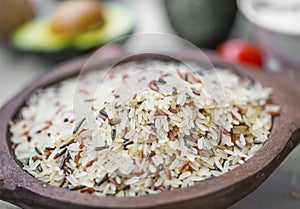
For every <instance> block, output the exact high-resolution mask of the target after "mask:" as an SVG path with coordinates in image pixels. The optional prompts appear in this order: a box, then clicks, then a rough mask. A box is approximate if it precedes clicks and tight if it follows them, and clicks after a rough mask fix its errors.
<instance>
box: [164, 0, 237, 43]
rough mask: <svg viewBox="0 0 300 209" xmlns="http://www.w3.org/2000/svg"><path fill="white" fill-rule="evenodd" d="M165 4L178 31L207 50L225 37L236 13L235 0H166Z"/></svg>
mask: <svg viewBox="0 0 300 209" xmlns="http://www.w3.org/2000/svg"><path fill="white" fill-rule="evenodd" d="M165 4H166V10H167V13H168V15H169V18H170V22H171V24H172V26H173V28H174V29H175V31H176V32H177V34H178V35H179V36H181V37H182V38H185V39H187V40H188V41H190V42H192V43H193V44H195V45H196V46H198V47H205V48H210V49H215V48H216V47H217V46H218V45H219V44H220V43H221V42H222V41H224V40H225V39H226V38H227V36H228V34H229V32H230V30H231V28H232V25H233V22H234V20H235V16H236V12H237V6H236V0H222V1H220V0H184V1H183V0H165Z"/></svg>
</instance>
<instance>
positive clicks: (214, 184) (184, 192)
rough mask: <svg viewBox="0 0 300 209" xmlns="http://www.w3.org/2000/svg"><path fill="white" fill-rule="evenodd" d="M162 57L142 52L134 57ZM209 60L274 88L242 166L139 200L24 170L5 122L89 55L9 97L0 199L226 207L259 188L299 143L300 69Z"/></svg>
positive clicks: (57, 204)
mask: <svg viewBox="0 0 300 209" xmlns="http://www.w3.org/2000/svg"><path fill="white" fill-rule="evenodd" d="M124 55H125V56H126V53H125V52H118V53H117V54H111V56H106V57H99V58H98V61H100V63H101V65H105V64H109V63H114V62H115V61H117V60H119V59H120V58H121V57H123V56H124ZM175 55H176V57H179V58H180V59H183V60H191V61H196V62H199V61H200V62H201V60H199V58H198V57H197V55H196V54H195V53H193V52H191V51H185V52H180V53H175ZM145 57H154V58H163V59H168V58H167V57H165V56H161V55H153V54H144V55H141V56H137V57H135V59H141V58H145ZM208 57H209V58H210V60H211V61H212V63H213V64H214V65H216V66H221V67H225V68H231V69H234V70H236V71H238V72H239V73H240V74H242V75H243V76H248V77H250V78H252V79H254V80H258V81H260V82H261V83H262V84H263V85H264V86H269V87H272V88H273V89H274V96H273V101H274V102H275V103H276V104H279V105H280V106H281V113H280V115H279V116H277V117H275V119H274V124H273V128H272V131H271V134H270V137H269V140H268V141H267V142H266V143H265V144H264V145H263V146H262V148H261V149H260V150H259V151H258V152H257V153H256V154H255V155H254V156H253V157H252V158H251V159H250V160H248V161H247V162H246V163H244V164H243V165H241V166H239V167H237V168H235V169H234V170H232V171H229V172H227V173H225V174H223V175H221V176H219V177H216V178H211V179H209V180H206V181H203V182H200V183H198V184H196V185H194V186H192V187H189V188H184V189H177V190H174V191H166V192H162V193H160V194H154V195H144V196H139V197H125V198H115V197H96V196H93V195H88V194H81V193H77V192H73V191H68V190H66V189H61V188H58V187H54V186H51V185H48V184H46V183H44V182H41V181H39V180H37V179H35V178H34V177H33V176H31V175H30V174H28V173H27V172H26V171H24V170H23V169H22V167H21V165H20V163H19V162H18V161H17V160H16V158H15V156H14V153H13V151H12V149H11V143H10V140H9V137H10V135H9V131H8V128H9V127H8V121H9V120H10V119H12V118H14V116H15V114H16V113H17V112H18V110H19V109H20V107H22V105H23V104H24V101H25V100H26V98H28V96H30V94H31V93H32V92H33V91H34V90H35V89H38V88H41V87H44V86H47V85H49V84H52V83H55V82H57V81H60V80H62V79H65V78H68V77H70V76H74V75H76V74H78V73H79V71H80V70H81V68H82V67H83V65H84V63H85V62H86V61H87V57H83V58H79V59H75V60H72V61H69V62H67V63H64V64H62V65H59V66H57V67H55V68H54V69H53V70H52V71H50V72H48V73H47V74H45V75H44V76H42V77H41V78H39V79H38V80H36V81H35V82H33V83H32V84H30V85H29V86H27V87H26V88H25V89H23V90H22V91H21V92H20V93H19V94H17V95H16V96H15V97H14V98H13V99H11V100H10V101H9V102H8V103H7V104H6V105H5V106H4V107H3V108H2V109H1V111H0V150H1V152H0V159H1V161H0V168H1V169H0V198H1V199H3V200H6V201H9V202H11V203H13V204H16V205H18V206H21V207H22V208H43V209H47V208H59V209H64V208H72V209H79V208H128V209H137V208H140V209H146V208H153V209H154V208H155V209H162V208H164V209H177V208H185V209H190V208H202V209H213V208H218V209H220V208H226V207H228V206H230V205H231V204H233V203H235V202H236V201H238V200H239V199H241V198H243V197H244V196H246V195H247V194H248V193H250V192H252V191H253V190H254V189H255V188H257V187H258V186H259V185H260V184H261V183H262V182H263V181H264V180H265V179H266V178H267V177H268V176H269V175H270V174H271V173H272V172H273V171H274V170H275V168H276V167H278V165H279V164H280V163H281V162H282V161H283V160H284V158H285V157H286V156H287V155H288V154H289V153H290V152H291V151H292V149H293V148H294V147H295V146H296V145H297V144H298V143H299V141H300V140H299V139H300V113H299V109H298V107H299V104H300V85H299V83H298V82H299V80H300V70H299V71H297V70H295V69H287V70H286V71H284V72H282V73H272V72H267V71H262V70H259V69H250V68H246V67H240V66H237V65H232V64H229V63H227V62H225V61H223V60H221V59H220V58H218V57H217V56H216V55H214V54H213V53H211V52H210V53H208Z"/></svg>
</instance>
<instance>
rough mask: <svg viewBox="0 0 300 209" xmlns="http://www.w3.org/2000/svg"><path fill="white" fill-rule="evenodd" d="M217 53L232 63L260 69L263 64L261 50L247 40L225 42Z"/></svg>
mask: <svg viewBox="0 0 300 209" xmlns="http://www.w3.org/2000/svg"><path fill="white" fill-rule="evenodd" d="M217 52H218V54H219V55H220V56H221V57H223V58H224V59H226V60H228V61H231V62H238V63H241V64H249V65H255V66H259V67H261V66H262V64H263V61H262V55H261V52H260V50H259V48H258V47H257V46H256V45H255V44H253V43H252V42H250V41H247V40H243V39H231V40H228V41H225V42H224V43H223V44H221V45H220V46H219V47H218V48H217Z"/></svg>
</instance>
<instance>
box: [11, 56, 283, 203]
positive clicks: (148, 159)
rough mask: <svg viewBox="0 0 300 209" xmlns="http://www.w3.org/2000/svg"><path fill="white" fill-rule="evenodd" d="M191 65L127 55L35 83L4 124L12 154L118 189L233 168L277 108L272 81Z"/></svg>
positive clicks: (70, 179)
mask: <svg viewBox="0 0 300 209" xmlns="http://www.w3.org/2000/svg"><path fill="white" fill-rule="evenodd" d="M191 65H192V66H193V70H194V71H197V72H198V73H197V74H194V73H193V72H191V71H190V70H189V69H188V67H187V66H186V65H184V64H180V63H176V62H165V61H157V60H156V61H155V60H144V61H139V62H129V63H125V64H121V65H118V66H116V67H115V68H114V69H113V70H111V71H109V72H108V73H107V74H105V73H104V70H103V69H102V70H98V71H97V70H96V71H91V72H88V73H86V74H85V75H84V76H81V77H80V78H79V79H77V80H76V79H74V78H71V79H68V80H65V81H63V82H61V83H59V84H56V85H54V86H50V87H47V88H44V89H40V90H38V91H37V92H35V93H34V94H33V95H32V96H31V97H30V99H29V100H28V101H27V102H26V105H25V106H24V107H23V108H22V109H21V110H20V112H19V115H18V117H17V118H16V119H15V120H13V121H11V124H10V132H11V133H12V136H11V141H12V147H13V150H14V153H15V155H16V157H17V159H18V160H19V161H20V162H21V163H22V164H23V166H24V169H25V170H26V171H27V172H28V173H30V174H32V175H33V176H34V177H36V178H37V179H39V180H42V181H44V182H47V183H49V184H51V185H55V186H59V187H63V188H67V189H69V190H76V191H80V192H83V193H93V194H95V195H99V196H107V195H113V196H117V197H123V196H137V195H144V194H153V193H158V192H161V191H165V190H173V189H176V188H183V187H188V186H192V185H194V184H195V183H197V182H200V181H202V180H205V179H208V178H211V177H215V176H219V175H221V174H223V173H226V172H228V171H230V170H232V169H234V168H235V167H237V166H239V165H241V164H243V163H244V162H245V161H247V160H248V159H249V158H251V157H252V156H253V155H254V154H255V152H256V151H258V150H259V149H260V148H261V146H262V145H263V143H264V142H265V141H266V140H267V139H268V135H269V133H270V129H271V126H272V115H275V114H278V112H279V107H278V106H277V105H274V104H272V102H271V99H270V96H271V94H272V90H271V89H270V88H264V87H262V86H261V85H260V84H259V83H253V82H252V81H249V80H247V79H245V78H241V77H239V76H237V75H236V74H234V73H233V72H231V71H229V70H224V69H217V70H216V71H213V72H212V71H205V70H202V69H201V67H199V66H197V65H196V64H193V63H191ZM104 75H105V79H104V80H101V82H100V80H99V78H100V77H101V76H104ZM204 81H205V82H204ZM204 83H205V85H204ZM207 86H209V89H210V90H212V89H219V90H220V88H221V89H222V92H221V94H218V96H214V95H211V94H210V93H209V91H208V89H207V88H205V87H207ZM219 93H220V92H219ZM74 95H75V96H74Z"/></svg>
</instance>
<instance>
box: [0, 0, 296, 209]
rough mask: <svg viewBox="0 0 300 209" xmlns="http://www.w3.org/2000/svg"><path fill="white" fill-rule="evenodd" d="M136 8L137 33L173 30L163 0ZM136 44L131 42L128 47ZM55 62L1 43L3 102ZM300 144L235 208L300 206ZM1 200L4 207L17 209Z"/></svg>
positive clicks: (137, 4) (143, 0)
mask: <svg viewBox="0 0 300 209" xmlns="http://www.w3.org/2000/svg"><path fill="white" fill-rule="evenodd" d="M124 1H125V2H127V3H129V4H131V5H132V7H133V8H134V9H135V10H136V13H137V14H136V15H137V19H138V20H139V22H140V23H142V24H139V26H138V28H137V32H158V33H173V31H172V29H171V27H170V25H169V22H168V20H167V18H166V14H165V13H164V8H163V6H162V1H160V0H151V1H147V0H139V1H135V0H124ZM130 44H131V45H132V44H133V43H127V45H128V46H130ZM50 67H51V64H50V63H49V62H47V61H46V60H44V59H38V58H37V57H35V56H31V55H26V56H25V55H20V54H16V53H14V52H12V51H10V50H8V49H6V48H4V47H1V46H0V75H1V76H0V87H1V88H0V105H1V106H2V105H3V104H4V103H5V101H7V100H8V99H9V98H11V97H12V96H13V95H14V94H16V93H17V92H18V91H19V90H21V89H22V88H23V87H24V86H25V85H27V84H29V83H30V82H31V81H32V80H34V79H36V78H37V77H38V76H40V75H42V74H43V73H45V72H46V71H47V70H48V69H50ZM299 161H300V147H299V146H298V147H297V148H296V149H295V150H294V151H293V152H292V153H291V154H290V155H289V157H288V158H287V159H286V160H285V161H284V162H283V163H282V164H281V166H280V167H279V168H278V169H277V170H276V171H275V172H274V173H273V174H272V176H271V177H269V178H268V180H266V181H265V182H264V183H263V184H262V185H261V186H260V187H259V188H258V189H257V190H255V191H254V192H253V193H251V194H250V195H248V196H247V197H246V198H244V199H242V200H240V201H239V202H238V203H236V204H235V205H233V206H231V207H230V208H231V209H252V208H257V209H281V208H282V209H285V208H286V209H299V208H300V200H299V199H294V198H293V197H292V196H291V192H293V191H298V192H299V191H300V163H299ZM17 208H18V207H16V206H13V205H11V204H9V203H6V202H4V201H1V200H0V209H17Z"/></svg>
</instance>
